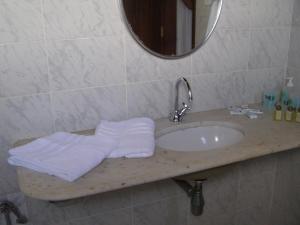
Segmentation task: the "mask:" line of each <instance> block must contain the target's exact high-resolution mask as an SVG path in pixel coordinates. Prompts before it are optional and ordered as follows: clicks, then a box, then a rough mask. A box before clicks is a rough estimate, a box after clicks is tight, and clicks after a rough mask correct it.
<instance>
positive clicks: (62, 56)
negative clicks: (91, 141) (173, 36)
mask: <svg viewBox="0 0 300 225" xmlns="http://www.w3.org/2000/svg"><path fill="white" fill-rule="evenodd" d="M296 1H297V0H296ZM293 4H294V0H285V1H282V0H225V1H224V8H223V12H222V16H221V19H220V22H219V24H218V26H217V29H216V32H215V33H214V34H213V36H212V38H211V39H210V40H209V41H208V42H207V44H206V45H205V46H204V47H203V48H201V49H199V50H198V51H197V52H195V53H194V54H193V55H191V56H188V57H186V58H183V59H179V60H165V59H160V58H156V57H154V56H152V55H149V54H148V53H147V52H145V51H144V50H143V49H142V48H141V47H140V46H138V45H137V44H136V43H135V42H134V41H133V39H132V38H131V36H130V35H129V34H128V32H127V29H126V28H125V27H124V25H123V22H122V19H121V13H120V10H119V6H118V0H101V1H99V0H85V1H83V0H22V1H20V0H2V1H1V2H0V140H1V149H0V155H1V158H0V168H1V170H0V171H1V172H0V178H1V179H0V182H1V185H0V193H3V194H7V193H12V192H15V191H16V190H17V187H16V186H15V181H13V180H14V176H13V173H14V172H13V171H12V170H11V169H10V168H8V167H7V164H6V162H5V158H6V154H7V149H8V148H9V147H10V146H11V144H12V143H13V142H15V141H16V140H18V139H23V138H28V137H37V136H41V135H47V134H50V133H52V132H54V131H74V130H82V129H90V128H94V127H95V126H96V124H97V123H98V122H99V121H100V119H110V120H120V119H125V118H128V117H133V116H150V117H152V118H159V117H165V116H167V115H168V113H169V112H170V110H171V108H172V105H173V101H174V100H173V97H174V94H173V93H174V82H175V80H176V79H177V78H178V77H179V76H185V77H187V78H188V79H189V80H190V81H191V85H192V88H193V92H194V97H195V98H194V109H193V110H194V111H203V110H209V109H215V108H223V107H226V106H229V105H232V104H242V103H253V102H259V101H260V100H261V94H262V92H263V91H264V90H266V89H272V88H279V87H280V86H281V85H282V82H283V77H284V75H285V72H286V68H287V64H288V55H289V54H288V50H289V43H290V31H291V26H292V12H293ZM296 14H297V13H296ZM295 17H297V16H295ZM298 20H299V19H297V18H295V19H294V20H293V21H294V22H293V23H295V24H296V23H297V21H298ZM294 27H295V25H294V26H293V32H294V30H297V29H296V28H294ZM293 32H292V33H293ZM296 33H297V32H296ZM296 39H297V37H296ZM295 49H296V48H295ZM294 54H296V53H293V50H292V51H291V52H290V56H291V55H294ZM292 58H293V57H292ZM298 59H299V54H298ZM298 61H299V60H298ZM294 64H295V65H297V63H296V62H293V60H290V64H289V65H290V66H291V67H293V66H292V65H294ZM295 67H296V66H295ZM293 69H294V67H293ZM295 69H297V68H295ZM2 167H3V168H2ZM2 171H4V172H2ZM8 174H9V175H8ZM10 174H12V175H10Z"/></svg>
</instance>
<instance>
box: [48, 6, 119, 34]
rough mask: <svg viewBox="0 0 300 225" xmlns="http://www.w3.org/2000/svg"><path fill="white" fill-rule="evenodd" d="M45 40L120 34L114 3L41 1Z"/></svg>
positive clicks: (116, 9) (117, 14)
mask: <svg viewBox="0 0 300 225" xmlns="http://www.w3.org/2000/svg"><path fill="white" fill-rule="evenodd" d="M44 8H45V18H46V30H47V38H54V39H57V38H78V37H81V38H82V37H94V36H97V37H98V36H107V35H115V34H120V33H122V29H123V25H122V21H121V17H120V13H119V12H118V7H117V2H116V0H101V1H97V0H44Z"/></svg>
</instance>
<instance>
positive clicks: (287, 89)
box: [280, 77, 294, 111]
mask: <svg viewBox="0 0 300 225" xmlns="http://www.w3.org/2000/svg"><path fill="white" fill-rule="evenodd" d="M293 80H294V77H286V78H285V85H284V87H283V88H282V90H281V93H280V103H281V105H282V107H283V111H285V110H287V107H288V105H289V101H290V96H291V93H292V92H293V87H294V83H293Z"/></svg>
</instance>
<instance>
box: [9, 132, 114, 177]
mask: <svg viewBox="0 0 300 225" xmlns="http://www.w3.org/2000/svg"><path fill="white" fill-rule="evenodd" d="M115 147H116V141H115V140H114V139H112V138H110V137H106V138H105V139H101V138H99V137H95V136H81V135H76V134H69V133H64V132H58V133H55V134H53V135H51V136H48V137H44V138H40V139H37V140H36V141H33V142H31V143H29V144H27V145H24V146H21V147H18V148H14V149H11V150H10V151H9V153H10V155H11V156H10V157H9V159H8V162H9V163H10V164H11V165H15V166H22V167H26V168H29V169H32V170H35V171H38V172H42V173H47V174H49V175H54V176H57V177H60V178H61V179H63V180H66V181H69V182H72V181H75V180H76V179H78V178H79V177H81V176H82V175H84V174H85V173H87V172H88V171H90V170H91V169H93V168H94V167H96V166H97V165H98V164H100V163H101V162H102V161H103V159H105V158H106V157H107V156H108V155H109V154H110V153H111V152H112V150H113V149H114V148H115Z"/></svg>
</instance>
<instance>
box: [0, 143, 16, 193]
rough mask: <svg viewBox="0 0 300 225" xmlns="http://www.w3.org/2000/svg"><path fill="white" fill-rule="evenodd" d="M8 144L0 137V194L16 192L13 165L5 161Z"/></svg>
mask: <svg viewBox="0 0 300 225" xmlns="http://www.w3.org/2000/svg"><path fill="white" fill-rule="evenodd" d="M9 146H10V145H9V144H8V143H7V142H6V141H5V140H4V139H2V138H1V137H0V195H4V194H9V193H13V192H18V191H19V187H18V184H17V177H16V171H15V167H13V166H10V165H9V164H8V162H7V158H8V149H9V148H10V147H9Z"/></svg>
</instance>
